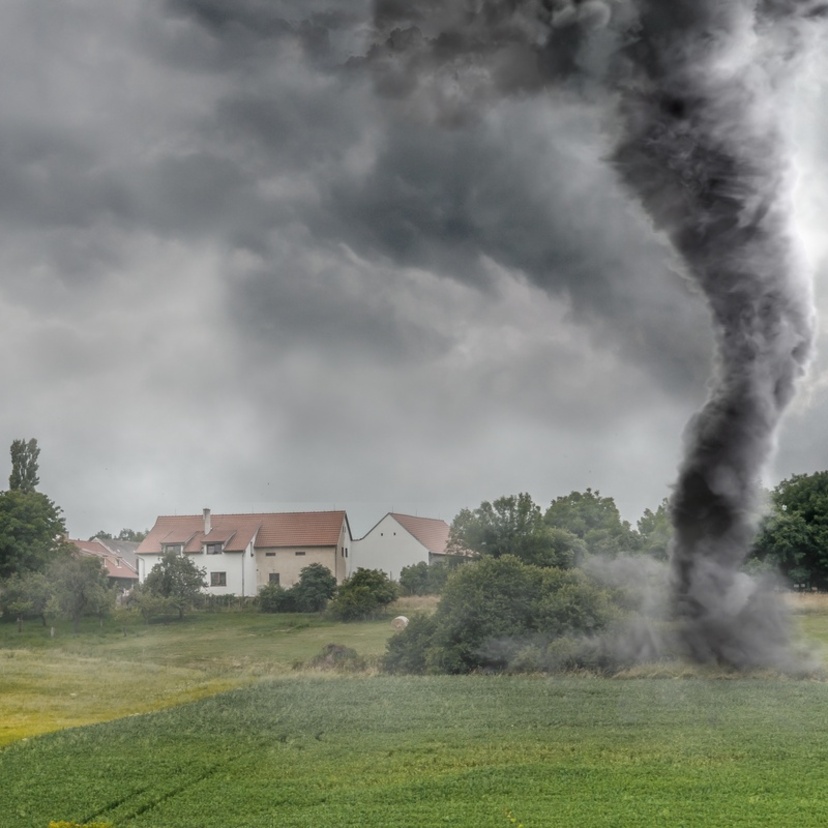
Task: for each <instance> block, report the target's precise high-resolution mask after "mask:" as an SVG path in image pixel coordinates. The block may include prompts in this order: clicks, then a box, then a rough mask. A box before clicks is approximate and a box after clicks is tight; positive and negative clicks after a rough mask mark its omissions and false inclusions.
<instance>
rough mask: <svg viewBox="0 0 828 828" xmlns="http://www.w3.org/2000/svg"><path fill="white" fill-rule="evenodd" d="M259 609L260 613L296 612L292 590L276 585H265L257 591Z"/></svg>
mask: <svg viewBox="0 0 828 828" xmlns="http://www.w3.org/2000/svg"><path fill="white" fill-rule="evenodd" d="M259 609H260V610H261V611H262V612H296V597H295V595H294V593H293V590H292V589H285V588H284V587H281V586H279V585H278V584H266V585H265V586H263V587H262V588H261V589H260V590H259Z"/></svg>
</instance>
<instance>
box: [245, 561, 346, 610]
mask: <svg viewBox="0 0 828 828" xmlns="http://www.w3.org/2000/svg"><path fill="white" fill-rule="evenodd" d="M335 592H336V576H335V575H334V574H333V572H331V570H330V569H328V567H327V566H325V565H324V564H320V563H313V564H309V565H308V566H306V567H305V568H304V569H303V570H302V571H301V572H300V573H299V581H298V583H296V584H294V585H293V586H292V587H290V588H288V589H285V588H284V587H282V586H279V584H265V586H263V587H262V588H261V589H260V590H259V609H260V610H261V611H262V612H321V611H322V610H323V609H325V606H326V605H327V603H328V601H329V599H330V598H331V597H332V596H333V594H334V593H335Z"/></svg>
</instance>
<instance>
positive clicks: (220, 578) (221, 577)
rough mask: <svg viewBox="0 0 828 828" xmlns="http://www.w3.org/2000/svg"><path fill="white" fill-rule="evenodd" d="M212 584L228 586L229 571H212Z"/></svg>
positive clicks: (212, 585)
mask: <svg viewBox="0 0 828 828" xmlns="http://www.w3.org/2000/svg"><path fill="white" fill-rule="evenodd" d="M210 586H211V587H214V586H227V573H226V572H211V573H210Z"/></svg>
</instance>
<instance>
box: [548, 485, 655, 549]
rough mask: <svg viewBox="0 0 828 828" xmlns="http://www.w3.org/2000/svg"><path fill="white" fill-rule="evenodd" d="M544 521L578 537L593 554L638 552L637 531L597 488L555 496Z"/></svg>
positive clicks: (609, 498) (613, 502)
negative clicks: (622, 517)
mask: <svg viewBox="0 0 828 828" xmlns="http://www.w3.org/2000/svg"><path fill="white" fill-rule="evenodd" d="M544 521H545V523H546V525H547V526H554V527H556V528H558V529H564V530H566V531H567V532H571V533H572V534H573V535H575V536H577V537H579V538H581V540H583V542H584V543H585V544H586V546H587V549H588V550H589V552H591V553H592V554H596V555H607V556H609V557H615V556H617V555H621V554H630V553H634V552H637V551H638V550H639V547H640V542H639V541H640V539H639V536H638V534H637V533H636V532H635V531H634V530H633V529H632V527H631V526H630V524H629V523H628V522H627V521H625V520H622V519H621V513H620V512H619V511H618V507H617V506H616V505H615V501H614V500H613V499H612V498H611V497H602V496H601V493H600V492H599V491H597V490H596V491H592V489H589V488H588V489H587V490H586V491H585V492H570V493H569V494H568V495H565V496H564V497H558V498H556V499H555V500H553V501H552V503H551V504H550V506H549V508H548V509H547V510H546V514H545V515H544Z"/></svg>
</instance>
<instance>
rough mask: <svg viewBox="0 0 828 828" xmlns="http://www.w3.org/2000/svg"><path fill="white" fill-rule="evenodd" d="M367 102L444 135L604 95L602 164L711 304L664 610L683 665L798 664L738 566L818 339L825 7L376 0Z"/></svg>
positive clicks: (772, 1)
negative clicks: (490, 109)
mask: <svg viewBox="0 0 828 828" xmlns="http://www.w3.org/2000/svg"><path fill="white" fill-rule="evenodd" d="M375 11H376V14H375V24H376V28H377V32H378V38H377V42H376V45H375V46H374V47H373V49H372V50H371V53H370V54H369V56H368V58H369V61H370V62H372V63H373V65H374V66H375V67H376V68H377V70H378V71H377V75H376V76H377V78H378V82H377V88H378V91H379V93H380V94H382V95H385V96H389V97H395V98H399V99H401V100H404V101H406V102H408V103H409V104H410V105H412V106H413V108H414V111H415V112H417V113H418V114H420V115H422V114H426V115H427V116H429V117H432V118H435V119H436V120H438V121H440V122H442V123H445V124H447V125H452V124H456V123H462V122H464V121H466V120H468V119H469V118H474V117H475V115H476V113H477V112H478V111H479V109H480V107H481V106H485V105H488V104H489V103H491V102H493V101H495V100H497V99H498V98H499V97H501V96H504V95H526V94H531V93H538V92H540V91H542V90H544V89H549V88H553V87H554V88H559V89H570V90H573V91H574V92H577V93H578V94H580V95H582V96H584V97H585V98H586V99H587V100H590V101H592V102H595V101H596V100H600V101H602V102H609V101H612V103H613V105H614V110H613V111H614V113H615V114H614V118H613V123H614V124H615V127H616V129H615V134H614V135H613V142H614V148H613V150H612V152H611V154H610V162H611V163H612V164H613V166H614V168H615V169H616V170H617V172H618V174H619V176H620V178H621V180H622V181H623V182H624V184H625V185H626V187H627V189H628V190H629V191H630V192H631V193H632V194H633V195H634V197H635V198H636V200H637V201H639V202H640V203H641V205H642V206H643V207H644V209H645V211H646V212H647V214H648V215H649V216H650V218H651V221H652V223H653V226H654V227H655V228H656V229H657V230H658V231H660V232H661V233H663V234H664V235H665V236H666V237H667V238H668V239H669V240H670V242H671V243H672V245H673V247H674V248H675V250H676V251H677V252H678V253H679V254H680V256H681V259H682V261H683V264H684V267H685V269H686V272H687V275H688V276H689V277H690V278H691V279H692V280H693V281H694V282H695V283H696V284H697V285H698V287H699V288H700V290H701V292H702V293H703V295H704V297H705V298H706V301H707V304H708V306H709V309H710V313H711V317H712V321H713V327H714V333H715V337H716V346H717V364H716V369H715V374H714V376H713V378H712V380H711V386H710V388H711V390H710V394H709V397H708V400H707V402H706V403H705V405H704V406H703V407H702V409H701V410H700V411H699V412H698V413H697V414H696V415H695V417H693V419H692V420H691V422H690V423H689V425H688V427H687V430H686V434H685V455H684V460H683V462H682V463H681V466H680V469H679V473H678V479H677V482H676V484H675V489H674V494H673V497H672V504H671V508H672V521H673V525H674V529H675V535H674V545H673V549H672V581H673V586H672V589H673V602H672V604H673V610H674V614H675V618H676V620H677V622H678V624H679V629H680V632H679V635H680V640H681V642H682V644H683V647H684V650H685V652H686V654H687V655H688V656H689V657H690V658H692V659H693V660H696V661H699V662H702V663H706V662H718V663H723V664H727V665H730V666H734V667H737V668H749V667H780V668H783V669H791V668H794V667H795V665H794V664H793V661H792V659H793V657H792V656H791V655H790V652H791V648H790V642H789V636H788V632H787V630H788V627H787V625H786V623H785V622H784V620H783V617H782V616H781V615H780V614H778V613H777V612H776V610H775V609H774V607H773V604H774V602H773V600H772V596H771V595H770V594H769V593H768V592H767V591H766V590H764V589H762V588H761V587H760V586H759V585H758V584H757V583H755V582H754V581H752V580H751V579H750V578H748V577H747V576H746V575H744V574H742V573H741V572H740V567H741V565H742V563H743V562H744V560H745V558H746V556H747V554H748V552H749V550H750V546H751V543H752V540H753V537H754V534H755V531H756V524H757V520H758V517H759V514H760V503H759V493H760V480H761V474H762V471H763V469H764V468H765V466H766V464H767V462H768V460H769V459H770V457H771V455H772V453H773V449H774V440H775V435H776V431H777V427H778V424H779V422H780V419H781V417H782V415H783V412H784V410H785V408H786V407H787V405H788V404H789V402H790V401H791V399H792V397H793V395H794V391H795V385H796V381H797V379H798V378H799V377H801V376H802V374H803V373H804V371H805V369H806V367H807V365H808V362H809V359H810V356H811V352H812V347H813V340H814V318H815V313H814V309H813V300H812V295H811V281H810V275H809V272H808V266H807V263H806V262H805V260H804V256H803V253H802V251H801V248H800V244H799V241H798V239H797V234H796V230H795V227H794V221H793V215H794V214H793V184H794V170H793V167H792V162H791V156H792V153H791V149H790V145H789V141H788V136H787V135H786V127H787V124H786V118H785V112H786V108H785V100H786V96H787V95H788V94H789V92H790V89H791V82H792V80H793V78H795V75H796V70H797V68H798V66H799V64H800V63H801V62H802V61H803V60H805V59H806V58H807V55H808V52H809V46H810V45H811V41H812V39H813V38H814V37H815V31H816V27H815V26H814V25H813V24H814V23H815V21H818V20H821V19H823V18H825V17H826V16H827V15H828V3H823V2H810V1H809V0H730V2H723V0H629V2H617V1H616V2H609V0H608V1H607V2H603V1H602V0H583V2H570V1H569V0H511V2H497V1H496V0H468V2H466V1H465V0H456V2H449V3H444V2H440V3H438V2H436V0H419V2H417V1H415V2H404V3H403V2H400V1H399V0H377V3H376V5H375Z"/></svg>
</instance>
